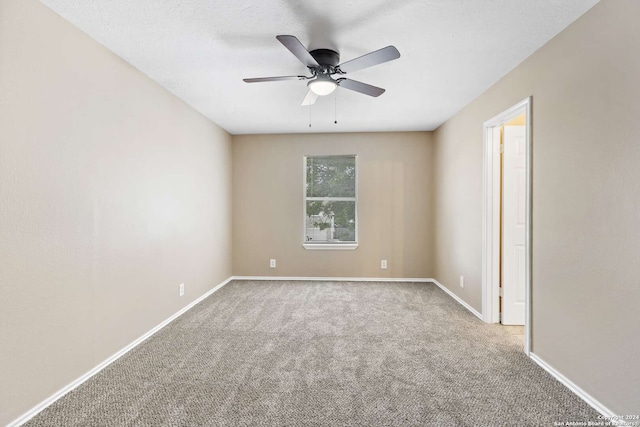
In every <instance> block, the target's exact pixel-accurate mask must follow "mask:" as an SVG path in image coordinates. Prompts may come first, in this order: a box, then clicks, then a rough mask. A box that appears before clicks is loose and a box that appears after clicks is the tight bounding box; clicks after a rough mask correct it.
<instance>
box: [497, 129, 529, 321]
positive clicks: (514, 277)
mask: <svg viewBox="0 0 640 427" xmlns="http://www.w3.org/2000/svg"><path fill="white" fill-rule="evenodd" d="M503 146H504V148H503V156H502V323H503V324H505V325H524V311H525V310H524V308H525V301H524V300H525V215H526V211H525V209H526V161H527V157H526V156H527V154H526V147H527V138H526V131H525V126H505V127H504V134H503Z"/></svg>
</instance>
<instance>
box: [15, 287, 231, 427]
mask: <svg viewBox="0 0 640 427" xmlns="http://www.w3.org/2000/svg"><path fill="white" fill-rule="evenodd" d="M231 280H233V278H231V277H229V278H228V279H227V280H225V281H224V282H222V283H220V284H219V285H217V286H216V287H214V288H213V289H211V290H210V291H208V292H207V293H206V294H204V295H202V296H201V297H200V298H198V299H196V300H195V301H193V302H192V303H190V304H189V305H187V306H186V307H184V308H183V309H181V310H180V311H178V312H177V313H175V314H174V315H172V316H171V317H169V318H168V319H166V320H165V321H163V322H162V323H160V324H159V325H157V326H155V327H154V328H153V329H151V330H150V331H148V332H147V333H145V334H144V335H142V336H141V337H140V338H138V339H136V340H135V341H133V342H132V343H131V344H129V345H127V346H126V347H125V348H123V349H122V350H120V351H118V352H117V353H116V354H114V355H113V356H111V357H109V358H108V359H106V360H105V361H103V362H102V363H100V364H99V365H98V366H96V367H95V368H93V369H91V370H90V371H89V372H87V373H86V374H84V375H83V376H81V377H80V378H78V379H76V380H75V381H73V382H71V383H70V384H68V385H67V386H65V387H63V388H62V389H60V390H58V391H57V392H56V393H54V394H53V395H51V396H49V397H48V398H47V399H45V400H43V401H42V402H40V403H39V404H37V405H36V406H34V407H33V408H31V409H30V410H29V411H27V412H26V413H24V414H23V415H21V416H20V417H18V418H16V419H15V420H13V421H12V422H10V423H9V424H7V426H6V427H18V426H21V425H22V424H24V423H26V422H27V421H29V420H30V419H31V418H33V417H34V416H36V415H37V414H38V413H39V412H41V411H43V410H44V409H45V408H47V406H49V405H51V404H52V403H53V402H55V401H56V400H58V399H60V398H61V397H62V396H64V395H65V394H67V393H69V392H70V391H71V390H73V389H74V388H76V387H78V386H79V385H80V384H82V383H83V382H85V381H87V380H88V379H89V378H91V377H93V376H94V375H95V374H97V373H98V372H100V371H101V370H103V369H104V368H106V367H107V366H109V365H110V364H112V363H113V362H115V361H116V360H118V359H119V358H120V357H122V356H124V355H125V354H126V353H127V352H129V351H130V350H132V349H133V348H134V347H136V346H137V345H139V344H140V343H142V342H143V341H144V340H146V339H147V338H149V337H150V336H152V335H153V334H155V333H156V332H158V331H159V330H160V329H162V328H164V327H165V326H167V325H168V324H169V323H171V322H172V321H174V320H175V319H177V318H178V317H180V316H181V315H182V314H184V313H185V312H187V311H189V310H190V309H191V308H192V307H193V306H194V305H196V304H198V303H199V302H201V301H202V300H204V299H205V298H207V297H208V296H209V295H211V294H212V293H214V292H215V291H217V290H218V289H220V288H221V287H223V286H224V285H226V284H227V283H229V282H230V281H231Z"/></svg>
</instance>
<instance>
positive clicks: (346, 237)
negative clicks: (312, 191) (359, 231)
mask: <svg viewBox="0 0 640 427" xmlns="http://www.w3.org/2000/svg"><path fill="white" fill-rule="evenodd" d="M305 227H306V237H305V239H306V241H307V242H308V243H340V242H349V243H353V242H355V241H356V202H319V201H307V218H306V223H305Z"/></svg>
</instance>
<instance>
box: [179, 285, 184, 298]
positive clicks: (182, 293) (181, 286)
mask: <svg viewBox="0 0 640 427" xmlns="http://www.w3.org/2000/svg"><path fill="white" fill-rule="evenodd" d="M183 295H184V283H180V296H183Z"/></svg>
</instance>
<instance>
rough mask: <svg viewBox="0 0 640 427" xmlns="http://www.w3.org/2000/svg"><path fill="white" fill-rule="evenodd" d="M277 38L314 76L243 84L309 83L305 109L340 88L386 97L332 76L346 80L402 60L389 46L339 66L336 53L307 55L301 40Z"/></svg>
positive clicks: (326, 51) (374, 89)
mask: <svg viewBox="0 0 640 427" xmlns="http://www.w3.org/2000/svg"><path fill="white" fill-rule="evenodd" d="M276 38H277V39H278V41H279V42H280V43H282V44H283V45H284V47H286V48H287V49H289V50H290V51H291V53H293V54H294V55H295V56H296V58H298V59H299V60H300V62H302V63H303V64H304V65H305V66H306V67H307V68H308V69H309V72H310V73H311V76H280V77H258V78H253V79H243V80H244V81H245V82H246V83H260V82H276V81H282V80H309V82H308V83H307V86H308V88H309V90H308V91H307V96H305V98H304V100H303V101H302V105H312V104H313V103H315V102H316V99H318V96H325V95H329V94H331V93H333V91H334V90H336V88H337V87H338V86H340V87H343V88H345V89H349V90H353V91H356V92H360V93H364V94H365V95H369V96H380V95H382V94H383V93H384V89H382V88H380V87H376V86H372V85H369V84H366V83H362V82H359V81H356V80H351V79H347V78H345V77H339V78H337V79H333V78H332V76H334V75H338V76H343V75H345V74H347V73H350V72H352V71H356V70H361V69H363V68H367V67H373V66H374V65H378V64H382V63H383V62H388V61H392V60H394V59H398V58H400V52H398V49H396V48H395V47H394V46H387V47H383V48H382V49H379V50H376V51H373V52H370V53H367V54H366V55H363V56H360V57H358V58H355V59H352V60H350V61H347V62H343V63H342V64H340V63H339V62H340V54H339V53H338V52H336V51H335V50H332V49H314V50H312V51H308V50H307V49H306V48H305V47H304V45H303V44H302V43H300V40H298V39H297V38H296V37H294V36H276Z"/></svg>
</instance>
